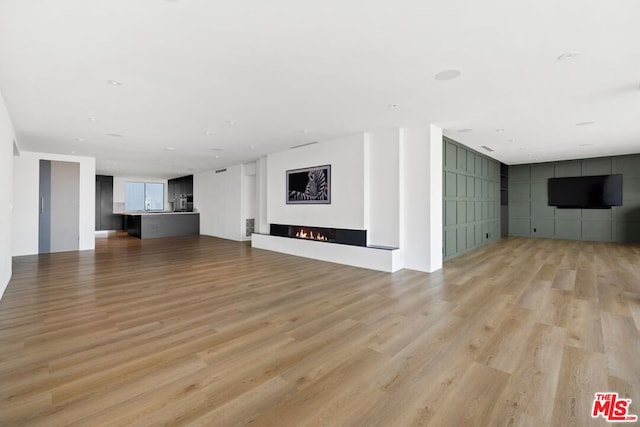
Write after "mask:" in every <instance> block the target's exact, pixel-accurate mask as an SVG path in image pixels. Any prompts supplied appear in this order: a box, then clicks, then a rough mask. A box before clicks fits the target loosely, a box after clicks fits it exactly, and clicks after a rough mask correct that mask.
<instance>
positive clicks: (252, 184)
mask: <svg viewBox="0 0 640 427" xmlns="http://www.w3.org/2000/svg"><path fill="white" fill-rule="evenodd" d="M256 172H257V165H256V162H251V163H246V164H244V165H242V224H241V225H242V240H251V236H247V233H246V221H247V219H251V218H253V219H254V221H255V220H256V201H257V190H256ZM254 227H255V225H254Z"/></svg>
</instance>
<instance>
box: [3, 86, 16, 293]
mask: <svg viewBox="0 0 640 427" xmlns="http://www.w3.org/2000/svg"><path fill="white" fill-rule="evenodd" d="M14 139H15V133H14V130H13V124H12V123H11V118H10V117H9V112H8V111H7V107H6V106H5V103H4V98H3V97H2V94H1V93H0V183H1V184H0V298H2V295H3V294H4V291H5V289H6V287H7V285H8V284H9V279H11V235H12V232H11V230H12V211H13V207H12V204H13V203H12V201H13V141H14Z"/></svg>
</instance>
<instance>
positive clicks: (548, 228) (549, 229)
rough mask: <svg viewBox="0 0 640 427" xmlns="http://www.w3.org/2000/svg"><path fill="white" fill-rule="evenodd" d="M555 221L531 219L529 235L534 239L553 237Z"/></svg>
mask: <svg viewBox="0 0 640 427" xmlns="http://www.w3.org/2000/svg"><path fill="white" fill-rule="evenodd" d="M555 229H556V227H555V220H553V219H533V220H531V234H532V235H533V236H536V237H554V236H555Z"/></svg>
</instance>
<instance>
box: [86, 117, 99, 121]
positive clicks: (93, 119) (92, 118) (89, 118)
mask: <svg viewBox="0 0 640 427" xmlns="http://www.w3.org/2000/svg"><path fill="white" fill-rule="evenodd" d="M87 120H89V121H90V122H95V121H96V120H98V119H96V118H95V117H88V118H87Z"/></svg>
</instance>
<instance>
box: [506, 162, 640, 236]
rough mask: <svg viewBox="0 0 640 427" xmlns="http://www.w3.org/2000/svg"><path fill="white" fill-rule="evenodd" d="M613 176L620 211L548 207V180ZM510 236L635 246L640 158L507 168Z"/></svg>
mask: <svg viewBox="0 0 640 427" xmlns="http://www.w3.org/2000/svg"><path fill="white" fill-rule="evenodd" d="M613 173H620V174H622V204H623V206H614V207H612V208H611V209H558V208H555V207H553V206H548V200H547V181H548V179H549V178H554V177H558V178H559V177H566V176H588V175H608V174H613ZM509 234H510V235H512V236H534V237H536V236H537V237H553V238H559V239H572V240H593V241H602V242H633V243H640V155H631V156H617V157H600V158H595V159H583V160H572V161H565V162H552V163H536V164H530V165H515V166H509Z"/></svg>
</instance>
